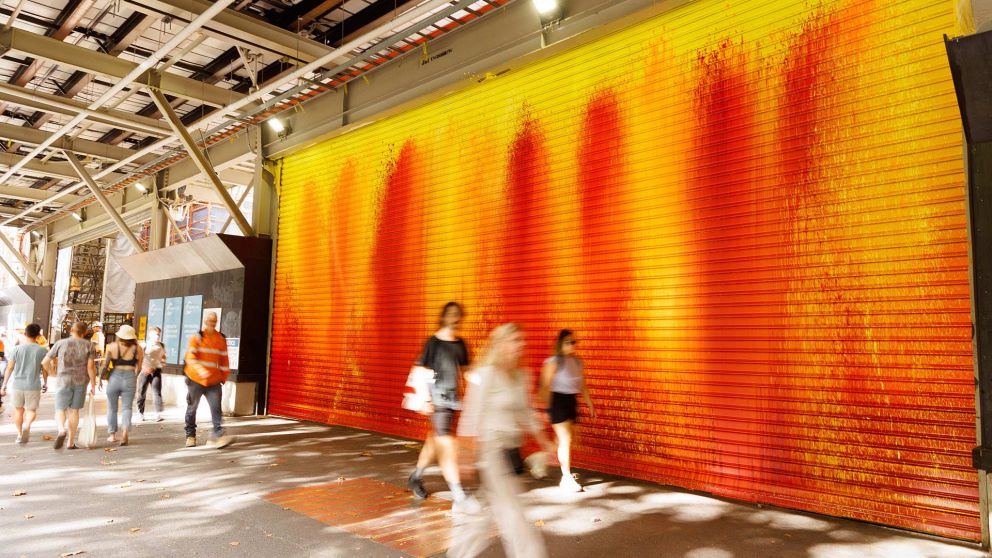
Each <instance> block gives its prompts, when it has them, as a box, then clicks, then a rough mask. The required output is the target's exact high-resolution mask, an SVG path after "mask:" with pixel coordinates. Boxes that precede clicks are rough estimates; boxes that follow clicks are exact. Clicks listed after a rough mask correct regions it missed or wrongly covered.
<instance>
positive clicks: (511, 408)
mask: <svg viewBox="0 0 992 558" xmlns="http://www.w3.org/2000/svg"><path fill="white" fill-rule="evenodd" d="M524 345H525V340H524V334H523V331H521V329H520V327H519V326H517V325H516V324H503V325H501V326H499V327H497V328H496V329H494V330H493V332H492V334H490V336H489V346H488V347H487V349H486V351H485V352H484V354H483V357H482V359H481V361H480V363H479V364H480V365H479V366H478V367H477V368H476V369H475V370H474V371H473V375H472V376H473V377H472V383H471V385H469V387H468V392H467V394H466V402H465V412H464V415H463V416H462V418H461V422H460V424H459V426H458V435H459V436H460V437H461V438H462V440H463V441H464V443H463V447H464V450H465V451H464V452H463V456H462V458H463V459H462V462H463V463H464V464H465V466H466V467H467V468H468V469H469V470H471V468H472V467H474V468H476V469H477V470H478V473H479V481H480V494H481V498H482V500H483V504H484V505H485V506H486V507H485V508H484V510H483V513H481V514H478V516H476V517H468V518H464V519H463V521H464V523H463V524H462V525H460V526H459V528H458V529H456V530H455V537H454V541H453V544H452V547H451V549H450V550H449V551H448V556H452V557H455V558H469V557H472V556H477V555H478V554H480V553H481V552H482V551H483V550H485V549H486V547H487V546H488V545H489V536H490V534H491V532H492V526H491V524H492V523H493V522H494V521H495V523H496V527H497V529H498V530H499V534H500V538H501V539H502V540H503V549H504V551H505V552H506V555H507V556H510V557H516V558H542V557H544V556H547V551H546V550H545V547H544V541H543V539H542V538H541V534H540V533H539V532H538V531H537V529H535V527H534V525H533V523H531V522H530V521H528V520H527V518H526V517H525V515H524V508H523V504H521V502H520V499H519V494H520V492H521V486H520V480H519V479H518V478H517V476H516V475H515V474H514V472H513V465H512V463H511V458H510V456H509V452H510V451H513V450H516V448H519V447H520V443H521V438H522V432H521V428H523V429H526V431H527V432H529V433H530V434H531V435H533V436H534V438H535V439H536V440H537V442H538V444H540V445H541V447H542V448H544V449H545V451H553V446H552V445H551V443H550V442H549V441H548V440H547V438H545V436H544V433H543V432H542V431H541V423H540V421H539V420H538V418H537V416H536V415H535V413H534V411H533V410H532V409H531V407H530V404H529V401H530V397H529V385H530V381H529V377H530V374H529V373H528V372H527V371H526V370H524V369H521V368H520V357H521V356H522V355H523V350H524Z"/></svg>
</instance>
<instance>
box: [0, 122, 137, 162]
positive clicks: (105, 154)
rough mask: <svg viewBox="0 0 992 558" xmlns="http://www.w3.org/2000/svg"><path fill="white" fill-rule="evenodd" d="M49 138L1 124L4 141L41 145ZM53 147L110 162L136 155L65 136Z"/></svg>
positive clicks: (36, 132) (28, 129)
mask: <svg viewBox="0 0 992 558" xmlns="http://www.w3.org/2000/svg"><path fill="white" fill-rule="evenodd" d="M48 136H49V134H48V132H44V131H42V130H35V129H34V128H29V127H27V126H15V125H13V124H4V123H2V122H0V138H3V139H7V140H12V141H16V142H18V143H27V144H31V145H41V144H42V143H43V142H44V141H45V140H46V139H48ZM51 147H52V148H53V149H62V150H65V151H71V152H73V153H77V154H79V155H86V156H90V157H98V158H100V159H107V160H110V161H120V160H122V159H127V158H128V157H130V156H131V155H134V151H132V150H130V149H128V148H126V147H120V146H117V145H110V144H107V143H100V142H98V141H90V140H84V139H78V138H76V139H73V138H68V137H64V136H63V137H61V138H59V139H58V140H56V141H55V143H53V144H52V145H51ZM154 159H155V156H154V155H145V156H144V157H142V158H141V159H138V160H136V161H135V163H136V164H138V165H143V164H145V163H149V162H151V161H153V160H154Z"/></svg>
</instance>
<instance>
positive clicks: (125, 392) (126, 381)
mask: <svg viewBox="0 0 992 558" xmlns="http://www.w3.org/2000/svg"><path fill="white" fill-rule="evenodd" d="M120 375H121V376H125V377H124V378H123V379H122V380H121V382H122V385H121V422H122V425H123V430H122V431H121V445H122V446H126V445H127V442H128V436H129V435H130V433H131V415H132V413H133V411H132V409H133V408H134V392H135V382H134V380H135V379H134V377H133V376H131V377H127V376H130V372H124V373H121V374H120Z"/></svg>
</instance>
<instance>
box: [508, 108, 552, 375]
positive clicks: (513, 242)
mask: <svg viewBox="0 0 992 558" xmlns="http://www.w3.org/2000/svg"><path fill="white" fill-rule="evenodd" d="M550 179H551V174H550V168H549V161H548V154H547V150H546V148H545V139H544V133H543V131H542V130H541V127H540V124H539V123H538V122H537V121H536V120H534V119H533V118H531V117H530V115H528V114H526V108H525V114H524V116H523V120H522V122H521V123H520V127H519V129H518V131H517V134H516V136H515V137H514V139H513V141H512V142H511V144H510V146H509V149H508V157H507V169H506V185H505V190H506V209H505V223H504V227H503V242H502V250H501V252H500V253H499V256H498V257H499V267H498V269H497V272H496V273H497V279H498V282H497V285H498V292H499V295H500V296H499V300H500V308H499V313H498V315H499V317H500V318H499V320H497V322H498V323H504V322H515V323H518V324H520V325H521V326H523V328H524V330H525V332H526V335H527V349H526V352H525V355H524V359H523V364H524V365H525V366H527V367H529V368H531V369H532V370H534V371H536V370H539V369H540V366H541V362H542V361H543V356H546V355H547V354H548V347H549V346H550V340H549V337H550V336H551V335H553V333H549V332H550V331H551V330H552V329H553V327H554V326H553V323H552V312H553V309H552V308H551V305H550V302H549V299H548V296H549V289H548V287H547V282H546V281H544V280H543V277H545V276H546V275H547V274H548V273H549V272H550V271H551V270H550V269H548V263H549V260H550V258H549V254H550V251H551V250H553V249H554V243H549V242H548V240H547V238H542V235H543V234H544V233H545V227H544V223H545V222H546V215H547V213H548V210H549V209H550V207H549V206H550V204H551V203H552V200H550V199H548V197H547V189H548V184H549V182H550ZM498 323H497V324H494V325H498Z"/></svg>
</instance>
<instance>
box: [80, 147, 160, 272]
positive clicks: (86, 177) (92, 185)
mask: <svg viewBox="0 0 992 558" xmlns="http://www.w3.org/2000/svg"><path fill="white" fill-rule="evenodd" d="M63 153H64V154H65V157H66V160H67V161H69V164H70V165H72V168H73V170H75V171H76V173H77V174H79V178H81V179H82V181H83V182H85V183H86V186H87V187H89V189H90V192H92V193H93V197H94V198H96V201H97V203H99V204H100V207H102V208H103V211H104V213H106V214H107V215H109V216H110V218H111V219H113V221H114V223H116V224H117V228H118V229H120V231H121V234H123V235H124V237H125V238H127V239H128V241H129V242H131V246H134V249H135V250H137V251H138V253H141V252H144V251H145V249H144V248H143V247H142V246H141V243H140V242H138V238H137V237H136V236H134V232H132V231H131V228H130V227H128V226H127V223H125V222H124V219H122V218H121V215H120V213H117V210H116V209H114V206H112V205H110V202H109V201H107V198H106V197H104V195H103V192H102V191H101V190H100V186H99V185H97V183H96V181H94V180H93V177H92V176H90V172H89V171H88V170H86V167H84V166H83V163H82V162H80V161H79V159H77V158H76V156H75V155H73V154H72V153H69V152H68V151H64V152H63Z"/></svg>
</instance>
